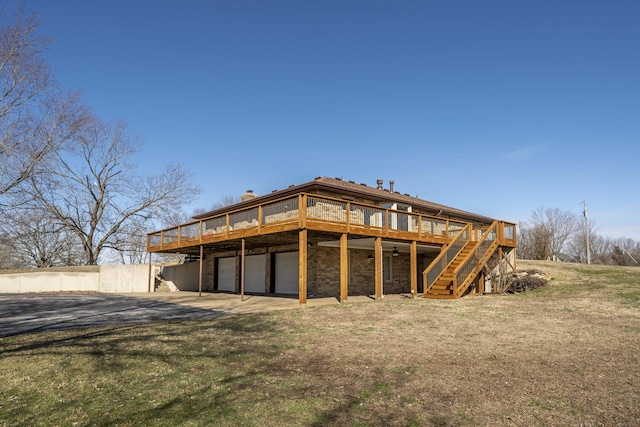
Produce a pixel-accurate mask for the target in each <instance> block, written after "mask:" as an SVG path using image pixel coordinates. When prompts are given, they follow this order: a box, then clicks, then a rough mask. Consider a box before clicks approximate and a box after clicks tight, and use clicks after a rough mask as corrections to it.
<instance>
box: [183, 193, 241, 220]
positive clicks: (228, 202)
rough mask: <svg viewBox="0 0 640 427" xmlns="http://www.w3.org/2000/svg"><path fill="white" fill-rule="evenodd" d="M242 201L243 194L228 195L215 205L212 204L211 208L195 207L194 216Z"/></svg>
mask: <svg viewBox="0 0 640 427" xmlns="http://www.w3.org/2000/svg"><path fill="white" fill-rule="evenodd" d="M241 201H242V198H241V196H232V195H226V196H224V197H223V198H222V199H220V201H219V202H216V203H214V204H213V205H211V208H210V209H205V208H196V209H194V210H193V216H195V215H199V214H203V213H206V212H210V211H215V210H218V209H222V208H224V207H227V206H231V205H235V204H236V203H240V202H241Z"/></svg>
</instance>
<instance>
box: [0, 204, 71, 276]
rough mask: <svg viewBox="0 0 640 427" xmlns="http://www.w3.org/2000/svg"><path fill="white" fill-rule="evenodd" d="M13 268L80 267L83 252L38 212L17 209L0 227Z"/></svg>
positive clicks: (56, 224) (62, 229)
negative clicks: (10, 253)
mask: <svg viewBox="0 0 640 427" xmlns="http://www.w3.org/2000/svg"><path fill="white" fill-rule="evenodd" d="M0 229H1V230H2V232H3V234H4V235H5V236H10V237H9V238H7V240H6V243H5V244H6V246H7V248H8V249H9V250H10V251H11V252H12V257H13V265H14V266H16V267H38V268H40V267H54V266H62V265H65V266H66V265H79V264H80V263H81V262H82V257H80V256H79V255H80V254H81V252H82V249H81V248H80V247H79V245H78V241H77V239H76V238H75V236H74V235H72V234H71V233H70V232H69V231H68V230H67V229H66V228H65V227H64V226H63V225H62V224H60V223H59V222H58V221H56V220H54V219H52V218H49V217H48V216H47V215H46V214H44V213H43V212H41V211H38V210H30V209H28V208H24V207H22V208H20V211H19V212H16V211H14V212H13V214H9V215H7V216H6V217H5V220H4V221H3V223H2V224H1V225H0Z"/></svg>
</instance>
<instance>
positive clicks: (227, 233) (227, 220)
mask: <svg viewBox="0 0 640 427" xmlns="http://www.w3.org/2000/svg"><path fill="white" fill-rule="evenodd" d="M225 221H226V223H227V224H226V230H225V237H226V238H227V239H228V238H229V228H230V227H231V224H230V223H229V222H230V221H231V219H230V217H229V214H226V215H225Z"/></svg>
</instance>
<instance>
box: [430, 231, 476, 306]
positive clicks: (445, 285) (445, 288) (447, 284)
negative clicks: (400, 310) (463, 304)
mask: <svg viewBox="0 0 640 427" xmlns="http://www.w3.org/2000/svg"><path fill="white" fill-rule="evenodd" d="M474 249H475V245H474V244H473V242H467V244H466V245H465V246H464V247H463V248H462V250H461V251H460V253H458V255H457V256H456V257H455V258H454V259H453V261H451V263H449V265H448V266H447V269H446V270H445V271H444V272H443V273H442V275H441V276H440V277H439V278H438V280H436V282H435V283H434V284H433V285H431V288H429V290H428V291H427V293H426V294H425V298H455V296H454V284H453V281H454V279H455V270H456V268H458V267H459V266H460V265H461V264H462V263H463V262H464V260H465V259H467V258H468V257H469V255H470V254H471V253H472V252H473V250H474Z"/></svg>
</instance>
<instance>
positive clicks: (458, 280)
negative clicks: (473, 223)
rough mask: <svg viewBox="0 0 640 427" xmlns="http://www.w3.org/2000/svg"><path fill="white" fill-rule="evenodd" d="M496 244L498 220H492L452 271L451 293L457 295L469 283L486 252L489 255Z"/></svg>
mask: <svg viewBox="0 0 640 427" xmlns="http://www.w3.org/2000/svg"><path fill="white" fill-rule="evenodd" d="M497 246H498V221H494V222H493V223H492V224H491V226H490V227H489V228H487V230H486V231H484V232H483V233H482V237H481V238H480V240H478V242H477V243H476V247H475V249H474V250H473V251H472V252H471V253H470V254H469V255H468V256H467V259H466V260H464V261H463V262H462V263H461V264H460V265H459V266H458V268H456V269H455V271H454V272H453V294H454V295H455V296H456V297H459V296H460V295H461V294H462V293H463V292H464V291H465V290H466V288H467V287H468V286H469V284H471V281H472V280H473V278H474V277H475V275H476V274H477V273H478V272H479V267H482V265H483V264H484V262H485V261H486V260H485V258H486V257H487V254H489V255H491V253H492V251H493V250H495V248H496V247H497Z"/></svg>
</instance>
